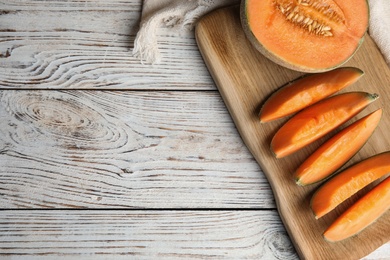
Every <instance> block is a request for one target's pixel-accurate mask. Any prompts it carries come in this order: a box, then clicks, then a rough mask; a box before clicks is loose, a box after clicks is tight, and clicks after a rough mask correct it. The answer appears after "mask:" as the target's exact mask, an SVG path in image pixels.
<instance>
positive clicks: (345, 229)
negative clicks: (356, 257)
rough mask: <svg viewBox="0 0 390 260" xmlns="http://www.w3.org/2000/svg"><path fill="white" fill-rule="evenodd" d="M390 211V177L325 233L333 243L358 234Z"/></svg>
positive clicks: (356, 203)
mask: <svg viewBox="0 0 390 260" xmlns="http://www.w3.org/2000/svg"><path fill="white" fill-rule="evenodd" d="M389 209H390V177H387V178H386V179H385V180H384V181H382V182H381V183H380V184H378V185H377V186H376V187H374V188H373V189H372V190H371V191H369V192H368V193H367V194H366V195H365V196H363V197H362V198H361V199H359V200H358V201H357V202H355V203H354V204H353V205H352V206H351V207H350V208H348V209H347V210H346V211H345V212H344V213H343V214H341V215H340V217H338V218H337V219H336V220H335V221H334V222H333V223H332V224H331V225H330V227H328V229H327V230H326V231H325V232H324V238H325V239H326V240H328V241H331V242H336V241H341V240H344V239H346V238H349V237H351V236H353V235H356V234H358V233H359V232H361V231H362V230H363V229H365V228H367V227H368V226H369V225H371V224H372V223H374V222H375V221H376V220H377V219H378V218H379V217H380V216H382V215H383V214H384V213H385V212H386V211H387V210H389Z"/></svg>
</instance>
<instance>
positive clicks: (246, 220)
mask: <svg viewBox="0 0 390 260" xmlns="http://www.w3.org/2000/svg"><path fill="white" fill-rule="evenodd" d="M0 216H1V218H0V219H1V220H0V234H1V235H0V258H6V257H7V256H12V257H19V258H22V257H24V258H28V259H42V258H47V257H48V258H54V257H60V258H61V259H62V258H66V259H69V258H72V259H74V258H75V257H77V258H80V257H81V258H83V259H102V258H104V259H107V258H110V259H112V258H115V259H129V257H130V258H131V259H238V258H240V259H242V258H246V259H270V260H271V259H298V258H297V255H296V254H295V252H294V248H293V246H292V244H291V242H290V240H289V239H288V236H287V234H286V231H285V230H284V227H283V225H282V224H281V223H280V221H278V216H277V212H275V211H267V212H263V211H238V212H237V211H204V212H202V211H200V212H199V211H184V212H183V211H163V210H162V211H156V212H155V211H152V212H145V211H100V210H99V211H45V210H40V211H30V212H28V213H25V211H2V212H0Z"/></svg>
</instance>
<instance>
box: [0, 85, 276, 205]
mask: <svg viewBox="0 0 390 260" xmlns="http://www.w3.org/2000/svg"><path fill="white" fill-rule="evenodd" d="M0 193H1V194H2V195H1V196H0V208H46V207H55V208H58V207H61V208H62V207H88V208H103V207H114V208H118V207H142V208H144V207H152V208H177V207H179V208H182V207H184V208H191V207H195V208H210V207H217V208H226V207H238V208H243V207H244V208H245V207H254V208H274V207H275V204H274V199H273V196H272V193H271V190H270V187H269V184H268V182H267V180H266V179H265V177H264V175H263V174H262V172H261V170H260V168H259V166H258V165H257V164H256V162H255V160H254V159H253V157H252V155H251V154H250V153H249V152H248V150H247V148H246V146H245V145H244V144H243V142H242V140H241V139H240V137H239V135H238V133H237V131H236V129H235V128H234V124H233V123H232V121H231V118H230V116H229V114H228V113H227V110H226V107H225V105H224V104H223V101H222V99H221V98H220V96H219V94H218V93H217V92H143V91H141V92H138V91H133V92H131V91H46V90H41V91H37V90H34V91H27V90H23V91H22V90H17V91H14V90H3V91H0Z"/></svg>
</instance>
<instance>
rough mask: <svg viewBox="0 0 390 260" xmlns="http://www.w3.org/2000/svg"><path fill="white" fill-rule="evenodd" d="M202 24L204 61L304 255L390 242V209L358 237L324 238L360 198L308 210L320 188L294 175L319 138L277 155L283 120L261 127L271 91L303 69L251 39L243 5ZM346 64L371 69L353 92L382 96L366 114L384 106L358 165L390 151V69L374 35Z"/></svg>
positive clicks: (348, 253) (360, 251) (341, 253)
mask: <svg viewBox="0 0 390 260" xmlns="http://www.w3.org/2000/svg"><path fill="white" fill-rule="evenodd" d="M196 29H197V30H196V36H197V40H198V44H199V48H200V50H201V52H202V54H203V57H204V59H205V62H206V64H207V65H208V67H209V70H210V72H211V74H212V76H213V78H214V80H215V82H216V84H217V87H218V89H219V91H220V93H221V95H222V97H223V99H224V101H225V103H226V105H227V107H228V109H229V111H230V113H231V115H232V118H233V120H234V122H235V124H236V126H237V128H238V130H239V132H240V134H241V136H242V138H243V140H244V142H245V143H246V145H247V146H248V148H249V150H250V151H251V152H252V154H253V155H254V157H255V158H256V160H257V161H258V163H259V164H260V166H261V168H262V169H263V170H264V172H265V174H266V176H267V178H268V180H269V182H270V184H271V187H272V189H273V191H274V195H275V199H276V203H277V206H278V210H279V213H280V215H281V218H282V220H283V222H284V224H285V226H286V228H287V230H288V232H289V234H290V237H291V239H292V241H293V243H294V244H295V247H296V249H297V251H298V253H299V255H300V256H301V257H302V258H304V259H357V258H360V257H362V256H364V255H367V254H368V253H370V252H372V251H373V250H375V249H376V248H377V247H379V246H380V245H382V244H384V243H386V242H388V241H389V240H390V212H388V213H389V214H385V215H384V216H383V217H382V218H380V219H379V220H378V221H377V222H376V223H375V224H374V225H372V226H370V227H369V228H367V229H366V230H365V231H363V232H361V233H360V234H359V235H357V236H355V237H353V238H350V239H348V240H345V241H343V242H339V243H328V242H326V241H325V240H324V239H323V237H322V232H323V231H324V230H325V228H326V227H327V226H328V225H329V224H330V223H331V221H332V220H333V219H334V218H335V217H336V216H337V214H338V213H340V212H341V211H342V210H343V209H345V208H346V206H348V205H350V203H351V202H353V200H356V198H357V196H355V197H354V198H353V199H351V200H349V201H348V203H345V204H344V205H343V206H342V207H340V208H338V210H337V211H335V212H334V213H333V214H330V215H329V216H326V217H324V218H323V219H320V220H319V221H317V220H315V218H314V217H313V214H312V213H311V211H310V207H309V200H310V196H311V194H312V192H313V191H314V189H315V187H316V186H315V185H314V186H311V187H305V188H302V187H298V186H297V185H295V183H294V182H293V180H292V177H291V175H292V172H293V171H294V169H295V168H296V167H297V166H298V165H299V163H300V162H302V161H303V159H304V158H305V157H306V156H307V155H308V154H309V153H310V152H311V151H313V149H314V148H316V147H318V145H319V144H320V143H321V142H316V143H315V144H313V145H312V146H310V147H309V148H307V149H305V150H303V151H300V152H299V153H296V154H294V155H292V156H290V157H288V158H284V159H276V158H275V157H274V156H273V155H272V153H271V151H270V149H269V143H270V139H271V138H272V135H273V134H274V133H275V131H276V129H277V128H278V127H279V126H280V125H281V123H282V122H284V121H285V120H284V121H283V120H280V121H278V122H274V123H270V124H262V125H261V124H260V122H259V120H258V117H257V113H258V111H259V108H260V106H261V103H262V102H264V100H265V99H266V97H268V96H269V95H270V94H271V93H272V92H273V91H274V90H276V89H277V88H278V87H280V86H281V85H283V84H285V83H287V82H289V81H291V80H293V79H294V78H297V77H298V76H300V75H301V73H297V72H294V71H290V70H287V69H285V68H282V67H280V66H278V65H276V64H274V63H272V62H270V61H269V60H267V59H266V58H265V57H264V56H262V55H261V54H260V53H259V52H257V51H256V50H255V49H254V48H253V47H252V46H251V45H250V43H249V42H248V41H247V39H246V37H245V35H244V32H243V30H242V27H241V23H240V19H239V7H233V8H227V9H222V10H218V11H216V12H213V13H212V14H210V15H208V16H207V17H204V18H202V20H201V21H200V22H199V24H198V26H197V28H196ZM346 66H356V67H359V68H360V69H362V70H363V71H364V72H365V76H364V78H363V79H362V80H360V81H359V82H358V83H357V84H354V85H353V87H349V88H348V89H347V90H348V91H351V90H362V91H363V90H365V91H369V92H376V93H378V94H379V96H380V97H381V98H380V100H379V101H378V102H375V103H374V104H373V105H372V106H370V107H369V108H368V109H367V110H365V112H364V113H368V112H370V111H372V110H374V109H377V108H379V107H382V108H383V109H384V116H383V119H382V121H381V123H380V125H379V127H378V129H377V130H376V132H375V133H374V135H373V136H372V137H371V139H370V140H369V141H368V143H367V144H366V145H365V146H364V147H363V149H362V150H361V151H360V152H359V153H358V154H357V155H356V156H355V157H354V158H353V160H351V163H352V162H356V161H357V160H360V159H362V158H365V157H368V156H369V155H373V154H375V153H379V152H382V151H385V150H389V149H390V141H389V140H390V139H389V133H388V128H389V126H390V117H389V112H390V105H389V103H388V102H387V101H386V99H387V98H386V97H388V96H389V95H390V89H389V88H388V86H389V85H390V71H389V68H388V67H387V65H386V63H385V62H384V60H383V57H382V56H381V54H380V52H379V51H378V49H377V48H376V46H375V44H374V43H373V42H372V40H371V39H370V37H369V36H367V37H366V39H365V42H364V44H363V46H362V47H361V48H360V50H359V51H358V53H357V54H356V55H355V56H354V58H353V59H352V60H351V61H350V62H348V63H347V64H346ZM360 116H361V115H359V116H358V117H356V118H359V117H360ZM356 118H354V120H356ZM328 137H329V136H328ZM321 141H323V140H321ZM351 248H354V250H351Z"/></svg>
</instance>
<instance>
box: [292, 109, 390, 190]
mask: <svg viewBox="0 0 390 260" xmlns="http://www.w3.org/2000/svg"><path fill="white" fill-rule="evenodd" d="M381 116H382V109H378V110H376V111H375V112H373V113H371V114H369V115H367V116H365V117H363V118H361V119H360V120H358V121H356V122H355V123H353V124H351V125H350V126H348V127H346V128H344V129H343V130H342V131H340V132H339V133H337V134H336V135H335V136H333V137H332V138H330V139H329V140H328V141H326V142H325V143H324V144H322V145H321V146H320V147H319V148H318V149H317V150H316V151H315V152H314V153H313V154H312V155H310V156H309V157H308V158H307V159H306V160H305V161H304V162H303V163H302V164H301V165H300V166H299V167H298V169H297V170H296V171H295V174H294V179H295V181H296V183H297V184H299V185H301V186H305V185H309V184H313V183H316V182H319V181H322V180H324V179H325V178H328V177H329V176H330V175H331V174H332V173H334V172H335V171H336V170H337V169H339V168H340V167H341V166H343V165H344V164H345V163H346V162H347V161H348V160H349V159H350V158H352V156H354V155H355V154H356V153H357V151H359V150H360V148H362V147H363V145H364V144H365V143H366V141H367V140H368V138H369V137H370V136H371V135H372V133H373V132H374V130H375V128H376V127H377V125H378V123H379V121H380V119H381Z"/></svg>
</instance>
